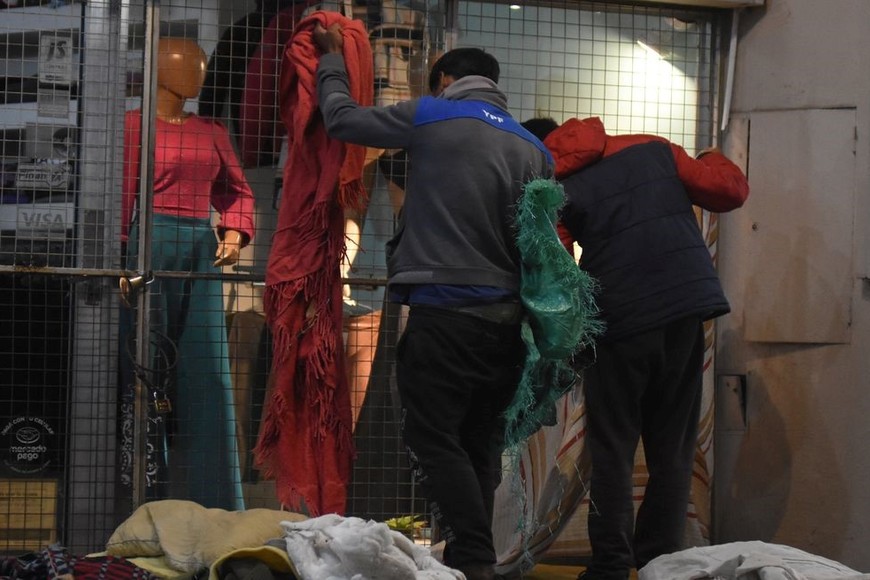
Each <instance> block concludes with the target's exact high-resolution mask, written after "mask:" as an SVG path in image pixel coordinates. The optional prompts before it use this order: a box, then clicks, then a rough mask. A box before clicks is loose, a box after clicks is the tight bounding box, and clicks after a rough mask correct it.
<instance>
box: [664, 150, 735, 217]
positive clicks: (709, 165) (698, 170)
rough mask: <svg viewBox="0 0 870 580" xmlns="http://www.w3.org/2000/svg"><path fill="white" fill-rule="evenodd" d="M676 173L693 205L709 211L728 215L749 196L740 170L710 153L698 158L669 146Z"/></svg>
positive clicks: (722, 158) (722, 156)
mask: <svg viewBox="0 0 870 580" xmlns="http://www.w3.org/2000/svg"><path fill="white" fill-rule="evenodd" d="M671 150H672V151H673V152H674V159H675V160H676V162H677V174H678V175H679V177H680V180H681V181H682V182H683V184H684V185H685V186H686V191H687V192H688V194H689V199H691V200H692V203H694V204H695V205H697V206H699V207H701V208H703V209H706V210H708V211H712V212H718V213H722V212H728V211H731V210H734V209H737V208H739V207H741V206H742V205H743V204H744V202H745V201H746V198H747V197H749V182H748V181H747V179H746V176H745V175H744V174H743V171H741V170H740V168H739V167H737V166H736V165H735V164H734V163H732V162H731V161H730V160H729V159H728V158H727V157H725V156H724V155H722V154H721V153H718V152H711V153H707V154H705V155H703V156H702V157H701V158H699V159H695V158H693V157H691V156H690V155H689V154H688V153H686V151H685V150H684V149H683V148H682V147H680V146H679V145H675V144H673V143H671Z"/></svg>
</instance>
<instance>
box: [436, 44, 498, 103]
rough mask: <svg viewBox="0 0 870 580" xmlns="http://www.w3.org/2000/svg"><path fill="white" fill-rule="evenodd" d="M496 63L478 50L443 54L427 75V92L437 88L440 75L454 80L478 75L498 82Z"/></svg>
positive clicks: (459, 50) (457, 49)
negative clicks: (442, 74)
mask: <svg viewBox="0 0 870 580" xmlns="http://www.w3.org/2000/svg"><path fill="white" fill-rule="evenodd" d="M499 72H500V70H499V66H498V61H497V60H496V58H495V57H494V56H492V55H491V54H489V53H488V52H484V51H483V50H481V49H479V48H454V49H453V50H450V51H447V52H445V53H444V54H443V55H442V56H441V58H439V59H438V61H437V62H436V63H435V65H434V66H433V67H432V72H430V73H429V90H430V91H432V92H433V93H434V92H435V89H437V88H438V82H439V81H440V78H441V73H444V74H445V75H449V76H452V77H453V78H455V79H461V78H462V77H465V76H469V75H479V76H483V77H486V78H488V79H490V80H491V81H492V82H494V83H497V82H498V75H499Z"/></svg>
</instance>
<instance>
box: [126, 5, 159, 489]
mask: <svg viewBox="0 0 870 580" xmlns="http://www.w3.org/2000/svg"><path fill="white" fill-rule="evenodd" d="M159 41H160V0H146V1H145V54H144V58H143V62H144V69H145V70H144V91H143V92H142V132H141V133H142V142H141V148H140V156H141V160H140V165H139V166H140V174H139V199H138V220H139V228H138V229H139V240H138V242H139V246H138V248H137V252H138V257H139V259H138V273H139V275H141V276H144V277H145V279H148V277H149V276H150V274H149V273H150V271H151V235H152V234H151V221H152V204H151V192H152V189H153V185H154V171H153V170H152V169H151V168H152V167H153V166H154V139H155V123H156V121H155V119H156V107H155V105H154V97H155V96H156V94H157V53H158V43H159ZM149 302H150V300H149V292H148V285H147V284H145V285H144V286H143V287H142V288H141V291H140V292H139V293H138V295H137V303H136V353H135V356H136V361H137V362H138V363H139V365H141V366H145V367H150V366H151V362H150V360H151V359H150V357H151V353H150V348H149V347H150V344H149V342H150V341H149V338H150V329H151V312H150V308H149ZM148 404H149V393H148V391H147V389H146V388H145V385H144V384H143V383H142V380H141V378H140V377H138V376H137V378H136V399H135V403H134V408H133V409H134V410H133V414H134V421H133V445H134V447H133V505H134V506H139V505H142V504H143V503H145V500H146V487H147V481H146V476H145V467H146V465H145V463H146V459H147V443H148Z"/></svg>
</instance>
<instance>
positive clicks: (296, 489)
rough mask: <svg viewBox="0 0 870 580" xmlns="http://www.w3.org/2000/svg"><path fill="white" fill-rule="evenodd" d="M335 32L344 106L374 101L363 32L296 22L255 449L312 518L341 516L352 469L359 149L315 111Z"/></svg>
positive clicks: (286, 75)
mask: <svg viewBox="0 0 870 580" xmlns="http://www.w3.org/2000/svg"><path fill="white" fill-rule="evenodd" d="M318 22H319V23H321V24H322V25H323V26H324V27H327V28H328V27H329V26H331V25H332V24H334V23H339V24H341V26H342V31H343V32H342V34H343V37H344V59H345V63H346V67H347V71H348V77H349V81H350V91H351V96H352V97H353V98H354V99H355V100H356V101H357V102H358V103H360V104H361V105H371V103H372V101H373V99H374V73H373V66H372V53H371V47H370V45H369V40H368V33H367V31H366V29H365V27H364V26H363V24H362V23H361V22H359V21H356V20H350V19H347V18H345V17H344V16H342V15H340V14H339V13H337V12H324V11H319V12H315V13H313V14H312V15H311V16H309V17H307V18H306V19H304V20H302V21H301V22H300V23H299V25H298V26H297V27H296V30H295V31H294V33H293V37H292V38H291V40H290V42H289V43H288V45H287V47H286V49H285V52H284V62H283V67H282V71H281V79H280V96H279V100H280V113H281V120H282V121H283V123H284V126H285V127H286V128H287V133H288V137H289V150H288V158H287V163H286V165H285V166H284V178H283V191H282V196H281V207H280V209H279V213H278V226H277V228H276V231H275V234H274V236H273V238H272V249H271V252H270V254H269V262H268V265H267V268H266V290H265V294H264V302H265V311H266V321H267V323H268V324H269V327H270V329H271V331H272V338H273V355H274V356H273V366H272V381H273V387H272V394H271V396H270V399H269V402H268V406H267V408H266V412H265V417H264V420H263V428H262V430H261V432H260V438H259V441H258V443H257V446H256V448H255V450H254V454H255V460H256V462H257V464H258V465H259V466H260V467H261V468H262V469H263V470H264V475H265V476H266V477H274V478H275V480H276V487H277V494H278V499H279V500H280V501H281V503H282V504H284V505H285V506H287V507H289V508H290V509H293V510H296V511H307V513H308V514H309V515H311V516H317V515H321V514H324V513H338V514H343V513H344V509H345V500H346V495H347V483H348V480H349V477H350V468H351V462H352V460H353V454H354V450H353V441H352V438H351V433H352V427H351V408H350V394H349V392H348V385H347V377H346V376H345V370H344V355H343V352H344V349H343V347H342V335H341V331H342V294H341V277H340V275H339V264H340V261H341V259H342V257H343V255H344V253H345V244H344V209H345V208H346V207H348V206H349V205H354V204H356V203H361V202H362V201H363V200H364V198H365V189H364V187H363V185H362V171H363V165H364V162H365V148H363V147H359V146H354V145H346V144H344V143H342V142H339V141H336V140H334V139H331V138H330V137H329V136H328V135H327V134H326V129H325V127H324V126H323V121H322V119H321V116H320V114H319V111H318V109H317V94H316V88H317V76H316V73H317V63H318V59H319V56H320V51H319V49H318V48H317V46H316V44H315V43H314V40H313V37H312V32H313V30H314V27H315V24H316V23H318Z"/></svg>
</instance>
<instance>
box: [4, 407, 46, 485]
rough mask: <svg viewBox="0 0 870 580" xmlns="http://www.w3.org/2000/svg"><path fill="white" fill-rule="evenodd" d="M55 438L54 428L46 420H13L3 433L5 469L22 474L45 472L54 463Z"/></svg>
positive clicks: (25, 418) (31, 418)
mask: <svg viewBox="0 0 870 580" xmlns="http://www.w3.org/2000/svg"><path fill="white" fill-rule="evenodd" d="M54 438H55V433H54V429H52V427H51V425H49V424H48V422H47V421H45V419H42V418H40V417H26V416H21V417H15V418H13V419H10V420H9V421H7V422H6V423H4V424H3V428H2V430H0V441H2V449H0V452H2V454H3V467H4V468H6V469H8V470H9V471H10V472H12V473H17V474H21V475H32V474H37V473H41V472H43V471H45V470H46V469H47V468H48V466H49V465H50V464H51V453H50V450H51V449H53V447H54Z"/></svg>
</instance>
